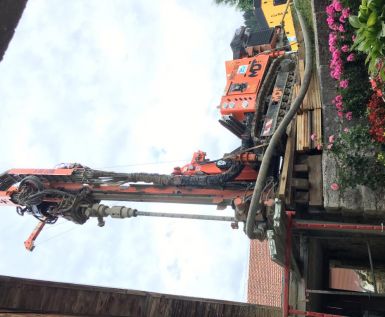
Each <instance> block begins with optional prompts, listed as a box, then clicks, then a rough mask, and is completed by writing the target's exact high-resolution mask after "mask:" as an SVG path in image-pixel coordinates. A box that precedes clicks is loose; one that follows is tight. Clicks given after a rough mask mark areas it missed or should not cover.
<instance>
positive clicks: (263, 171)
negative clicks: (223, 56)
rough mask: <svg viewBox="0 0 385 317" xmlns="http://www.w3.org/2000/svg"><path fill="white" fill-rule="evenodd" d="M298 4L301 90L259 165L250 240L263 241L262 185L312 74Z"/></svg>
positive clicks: (307, 39)
mask: <svg viewBox="0 0 385 317" xmlns="http://www.w3.org/2000/svg"><path fill="white" fill-rule="evenodd" d="M297 6H298V3H297V0H294V7H295V10H296V12H297V15H298V19H299V23H300V25H301V28H302V32H303V37H304V43H305V50H306V53H305V62H306V65H305V71H304V76H303V82H302V83H301V88H300V90H299V92H298V95H297V97H296V99H295V100H294V102H293V104H292V106H291V107H290V110H289V111H288V112H287V114H286V116H285V117H284V118H283V120H282V122H281V124H280V125H279V127H278V128H277V130H276V131H275V133H274V134H273V136H272V138H271V140H270V143H269V145H268V147H267V149H266V152H265V154H264V156H263V160H262V163H261V167H260V169H259V173H258V177H257V181H256V182H255V187H254V192H253V197H252V199H251V202H250V207H249V211H248V214H247V220H246V226H245V231H246V234H247V236H248V237H249V238H250V239H256V238H257V239H258V238H259V239H263V238H264V232H263V231H261V230H258V229H257V230H255V229H254V227H255V216H256V215H257V212H261V210H262V204H261V202H260V199H261V195H262V191H263V188H264V184H265V181H266V177H267V174H268V170H269V165H270V161H271V158H272V156H273V154H274V150H275V148H276V146H277V145H278V144H279V142H280V140H281V138H282V135H283V134H284V133H285V131H286V128H287V126H288V125H289V123H290V122H291V121H292V120H293V118H294V116H295V114H296V113H297V111H298V109H299V107H300V106H301V104H302V101H303V99H304V97H305V95H306V92H307V90H308V88H309V84H310V79H311V74H312V66H313V62H312V50H311V45H310V37H309V31H308V29H307V26H306V23H305V21H304V19H303V17H302V15H301V12H300V11H299V9H298V8H297Z"/></svg>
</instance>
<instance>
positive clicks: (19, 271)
mask: <svg viewBox="0 0 385 317" xmlns="http://www.w3.org/2000/svg"><path fill="white" fill-rule="evenodd" d="M241 24H242V19H241V14H240V13H239V12H237V11H235V10H234V9H232V8H228V7H217V6H215V5H214V4H212V3H211V1H210V0H196V1H187V0H184V1H183V0H164V1H149V0H145V1H127V0H125V1H117V0H114V1H111V2H109V5H107V4H106V2H105V1H97V0H94V1H82V0H76V1H75V0H72V1H61V0H33V1H32V0H30V1H29V3H28V5H27V8H26V10H25V12H24V15H23V17H22V19H21V21H20V23H19V26H18V28H17V30H16V33H15V36H14V38H13V40H12V42H11V44H10V46H9V48H8V51H7V52H6V54H5V57H4V60H3V61H2V62H1V63H0V100H1V110H2V115H1V116H0V124H1V128H2V148H3V150H2V155H1V158H0V167H1V169H2V170H4V171H5V170H7V169H10V168H16V167H36V168H39V167H41V168H49V167H53V166H54V165H56V164H57V163H60V162H80V163H82V164H85V165H87V166H90V167H93V168H104V169H109V170H115V171H128V172H129V171H145V172H160V173H170V172H171V171H172V169H173V167H174V166H176V165H184V164H185V163H186V162H188V161H189V160H190V159H191V156H192V154H193V152H194V151H196V150H198V149H201V150H204V151H206V152H207V153H208V156H209V157H210V158H213V159H214V158H218V157H220V156H221V155H222V154H223V153H226V152H229V151H231V150H233V149H234V148H235V147H237V146H238V143H239V141H238V140H236V139H234V138H233V137H232V135H231V134H230V133H229V132H228V131H226V130H225V129H224V128H222V127H221V126H220V125H219V123H217V119H218V118H219V113H218V109H217V108H216V107H217V105H218V103H219V101H220V96H221V94H222V92H223V89H224V86H225V67H224V62H225V60H228V59H231V56H232V54H231V49H230V46H229V43H230V41H231V38H232V36H233V33H234V30H235V29H236V28H237V27H239V26H240V25H241ZM127 205H128V206H134V207H136V208H138V209H139V210H150V211H173V212H190V213H207V214H225V215H230V214H231V211H217V210H215V207H207V206H191V205H169V204H156V205H153V204H152V205H151V204H134V203H127ZM1 212H2V221H1V223H0V239H1V243H0V254H2V261H0V274H2V275H12V276H21V277H27V278H36V279H46V280H55V281H64V282H74V283H82V284H93V285H103V286H113V287H121V288H129V289H138V290H146V291H155V292H162V293H172V294H181V295H189V296H199V297H209V298H219V299H227V300H238V301H244V300H246V292H245V287H246V276H247V266H248V265H247V262H248V248H249V243H248V239H247V238H246V236H245V235H244V234H243V231H242V230H241V229H240V230H232V229H231V228H230V225H229V223H215V222H200V221H195V220H190V221H186V220H185V221H183V220H168V219H148V218H146V219H143V218H136V219H128V220H111V219H108V220H107V223H106V226H105V227H104V228H99V227H97V225H96V221H92V220H90V221H89V222H88V223H87V224H85V225H83V226H79V225H74V224H72V223H69V222H65V221H63V220H61V221H59V222H58V223H57V224H56V225H53V226H51V227H50V228H48V229H44V230H43V232H42V234H41V235H40V237H39V238H38V240H37V243H36V245H37V247H36V249H35V250H34V251H33V252H32V253H29V252H27V251H25V249H24V247H23V241H24V240H25V239H26V238H27V237H28V235H29V234H30V233H31V231H32V230H33V228H34V226H35V225H36V220H35V219H34V218H32V217H28V216H25V217H20V216H18V215H17V214H16V212H15V211H14V208H2V210H1Z"/></svg>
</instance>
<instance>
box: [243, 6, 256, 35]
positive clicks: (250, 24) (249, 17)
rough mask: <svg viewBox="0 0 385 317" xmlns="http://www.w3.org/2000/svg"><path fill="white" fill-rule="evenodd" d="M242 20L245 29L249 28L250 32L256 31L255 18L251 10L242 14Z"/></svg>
mask: <svg viewBox="0 0 385 317" xmlns="http://www.w3.org/2000/svg"><path fill="white" fill-rule="evenodd" d="M243 19H244V21H245V26H246V27H247V28H250V29H251V30H257V29H258V23H257V18H256V17H255V15H254V11H253V10H247V11H245V12H243Z"/></svg>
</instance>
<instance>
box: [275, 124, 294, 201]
mask: <svg viewBox="0 0 385 317" xmlns="http://www.w3.org/2000/svg"><path fill="white" fill-rule="evenodd" d="M296 130H297V129H296V124H295V121H293V123H292V124H290V128H289V136H288V138H287V142H286V149H285V157H284V159H283V165H282V171H281V178H280V181H279V189H278V197H279V199H281V201H283V202H285V203H286V204H287V203H290V202H291V197H289V196H291V190H290V182H289V181H290V178H291V177H292V171H293V161H294V149H295V143H296V142H295V138H296Z"/></svg>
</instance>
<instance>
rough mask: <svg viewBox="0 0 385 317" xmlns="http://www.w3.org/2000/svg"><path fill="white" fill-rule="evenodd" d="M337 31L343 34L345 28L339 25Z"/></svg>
mask: <svg viewBox="0 0 385 317" xmlns="http://www.w3.org/2000/svg"><path fill="white" fill-rule="evenodd" d="M338 31H340V32H341V33H345V27H344V26H343V25H342V24H340V26H339V27H338Z"/></svg>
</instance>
